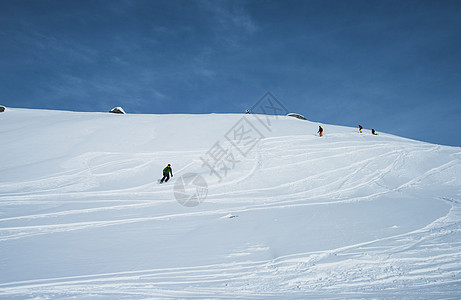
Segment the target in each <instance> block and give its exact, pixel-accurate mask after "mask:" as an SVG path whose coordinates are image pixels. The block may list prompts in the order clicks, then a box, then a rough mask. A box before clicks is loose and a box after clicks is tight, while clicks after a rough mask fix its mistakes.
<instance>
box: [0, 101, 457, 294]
mask: <svg viewBox="0 0 461 300" xmlns="http://www.w3.org/2000/svg"><path fill="white" fill-rule="evenodd" d="M318 125H319V124H317V123H312V122H309V121H302V120H298V119H295V118H291V117H286V116H283V117H276V116H273V117H267V116H261V115H259V116H257V115H246V116H244V115H236V114H229V115H225V114H224V115H223V114H211V115H114V114H108V113H73V112H60V111H44V110H25V109H8V111H6V112H5V113H3V114H1V115H0V136H1V145H2V146H1V147H0V157H1V160H2V163H1V164H0V270H1V271H0V298H2V299H24V298H36V299H42V298H58V299H59V298H73V297H76V298H79V299H82V298H83V299H116V298H126V299H142V298H162V299H165V298H189V299H190V298H229V299H238V298H242V299H249V298H251V299H287V298H288V299H289V298H297V299H299V298H323V297H327V298H394V297H396V298H420V297H421V298H459V295H461V149H460V148H455V147H446V146H439V145H433V144H428V143H423V142H418V141H413V140H408V139H404V138H400V137H396V136H392V135H388V134H385V133H379V135H378V136H373V135H371V133H370V132H369V130H364V133H363V134H360V133H358V129H356V128H348V127H340V126H332V125H326V124H320V125H322V127H323V128H324V130H325V131H324V134H325V136H324V137H318V136H317V135H315V132H317V130H318ZM239 133H245V134H246V135H247V137H248V136H249V138H246V139H245V138H243V139H242V136H240V138H239ZM245 147H246V148H245ZM222 149H226V152H224V151H218V150H222ZM224 154H225V155H224ZM213 157H214V158H220V159H221V161H220V162H222V165H224V162H226V164H227V169H225V170H220V171H219V172H218V173H217V174H216V173H213V172H211V169H210V167H209V166H208V165H207V164H205V163H204V161H206V162H207V163H208V164H212V163H213V161H212V160H210V159H211V158H213ZM168 163H171V164H172V168H173V174H174V177H173V178H172V179H171V181H169V182H168V183H166V184H162V185H159V184H158V183H157V180H158V179H159V178H161V171H162V169H163V168H164V167H165V166H166V165H167V164H168ZM212 165H213V166H214V163H213V164H212ZM216 166H218V165H216ZM186 173H192V174H197V175H199V176H201V177H202V178H203V179H204V180H205V181H206V184H207V189H208V190H207V191H206V192H207V193H206V198H205V199H203V198H202V199H200V202H202V203H200V204H199V205H197V206H193V207H186V206H183V205H181V204H179V203H178V201H176V200H175V196H174V187H175V183H176V182H178V180H181V178H182V177H181V176H182V175H184V174H186ZM218 175H219V176H220V177H219V176H218ZM188 188H189V190H184V192H185V193H187V192H188V191H190V190H191V189H190V188H191V187H190V186H189V187H188ZM192 190H193V188H192Z"/></svg>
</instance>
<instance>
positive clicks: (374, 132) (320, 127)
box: [317, 125, 378, 136]
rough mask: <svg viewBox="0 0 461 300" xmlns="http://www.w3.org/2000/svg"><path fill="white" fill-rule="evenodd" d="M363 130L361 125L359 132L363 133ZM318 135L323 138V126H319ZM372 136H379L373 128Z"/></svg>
mask: <svg viewBox="0 0 461 300" xmlns="http://www.w3.org/2000/svg"><path fill="white" fill-rule="evenodd" d="M362 130H363V127H362V125H359V132H360V133H362ZM317 133H318V134H319V136H323V128H322V126H319V131H317ZM371 134H373V135H378V134H377V133H376V131H375V130H374V129H373V128H372V129H371Z"/></svg>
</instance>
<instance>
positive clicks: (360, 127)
mask: <svg viewBox="0 0 461 300" xmlns="http://www.w3.org/2000/svg"><path fill="white" fill-rule="evenodd" d="M362 129H363V127H362V125H359V131H360V133H362Z"/></svg>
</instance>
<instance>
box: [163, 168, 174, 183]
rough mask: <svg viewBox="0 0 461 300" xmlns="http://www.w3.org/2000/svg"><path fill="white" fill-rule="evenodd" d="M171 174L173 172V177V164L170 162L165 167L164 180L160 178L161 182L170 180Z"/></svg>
mask: <svg viewBox="0 0 461 300" xmlns="http://www.w3.org/2000/svg"><path fill="white" fill-rule="evenodd" d="M170 174H171V177H173V171H172V170H171V165H170V164H168V166H166V167H165V169H163V178H162V180H160V183H163V181H164V180H165V182H168V179H170Z"/></svg>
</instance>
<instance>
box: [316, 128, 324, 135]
mask: <svg viewBox="0 0 461 300" xmlns="http://www.w3.org/2000/svg"><path fill="white" fill-rule="evenodd" d="M317 133H318V134H319V136H323V128H322V126H319V131H317Z"/></svg>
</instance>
